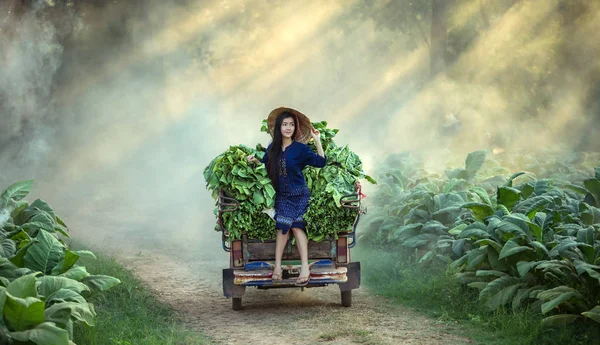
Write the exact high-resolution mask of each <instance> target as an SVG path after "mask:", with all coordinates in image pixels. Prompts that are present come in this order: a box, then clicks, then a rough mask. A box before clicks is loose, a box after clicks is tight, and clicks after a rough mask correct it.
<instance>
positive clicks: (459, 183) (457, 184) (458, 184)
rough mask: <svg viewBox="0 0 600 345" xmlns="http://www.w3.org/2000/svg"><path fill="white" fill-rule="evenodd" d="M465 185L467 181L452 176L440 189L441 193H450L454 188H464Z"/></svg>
mask: <svg viewBox="0 0 600 345" xmlns="http://www.w3.org/2000/svg"><path fill="white" fill-rule="evenodd" d="M467 186H468V183H467V181H465V180H462V179H456V178H453V179H451V180H450V181H448V182H447V183H446V184H445V185H444V188H443V189H442V193H450V192H453V191H455V190H464V189H465V187H467Z"/></svg>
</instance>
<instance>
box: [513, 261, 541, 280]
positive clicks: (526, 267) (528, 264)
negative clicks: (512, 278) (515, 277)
mask: <svg viewBox="0 0 600 345" xmlns="http://www.w3.org/2000/svg"><path fill="white" fill-rule="evenodd" d="M538 264H539V262H537V261H519V262H517V271H519V275H520V276H521V277H524V276H525V275H526V274H527V273H529V271H531V269H532V268H534V267H535V266H537V265H538Z"/></svg>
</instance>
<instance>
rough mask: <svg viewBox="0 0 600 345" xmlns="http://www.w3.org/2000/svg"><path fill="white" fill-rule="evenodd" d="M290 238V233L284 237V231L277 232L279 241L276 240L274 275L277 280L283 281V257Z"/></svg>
mask: <svg viewBox="0 0 600 345" xmlns="http://www.w3.org/2000/svg"><path fill="white" fill-rule="evenodd" d="M289 238H290V232H289V231H288V232H287V233H286V234H285V235H284V234H283V231H281V230H277V239H276V240H275V269H273V274H274V275H276V276H277V279H275V280H281V257H282V256H283V250H284V249H285V245H286V244H287V241H288V239H289Z"/></svg>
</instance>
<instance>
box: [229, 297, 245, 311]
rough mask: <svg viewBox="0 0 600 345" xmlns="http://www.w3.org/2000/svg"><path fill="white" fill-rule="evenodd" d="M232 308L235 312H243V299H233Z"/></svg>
mask: <svg viewBox="0 0 600 345" xmlns="http://www.w3.org/2000/svg"><path fill="white" fill-rule="evenodd" d="M231 308H233V310H242V298H241V297H233V298H232V299H231Z"/></svg>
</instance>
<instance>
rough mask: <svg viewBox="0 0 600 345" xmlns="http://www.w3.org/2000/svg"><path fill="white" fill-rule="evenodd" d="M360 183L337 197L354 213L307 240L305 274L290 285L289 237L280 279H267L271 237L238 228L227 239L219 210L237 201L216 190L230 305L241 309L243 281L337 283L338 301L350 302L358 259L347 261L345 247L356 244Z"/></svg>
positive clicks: (295, 257) (293, 269) (294, 267)
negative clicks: (345, 227) (343, 224)
mask: <svg viewBox="0 0 600 345" xmlns="http://www.w3.org/2000/svg"><path fill="white" fill-rule="evenodd" d="M361 199H362V193H361V186H360V184H359V183H357V184H356V190H355V193H352V194H348V195H345V196H343V197H342V198H341V199H340V204H341V206H342V207H345V208H351V209H355V210H356V218H355V221H354V224H353V225H352V228H351V230H350V231H344V232H338V233H337V236H331V237H329V238H326V239H323V240H322V241H319V242H314V241H309V242H308V261H309V266H310V280H309V282H308V284H307V285H306V286H303V287H297V286H295V282H296V279H297V277H298V275H299V274H300V261H299V260H300V255H299V253H298V249H297V248H296V246H295V245H292V243H291V236H290V240H289V241H288V243H287V244H286V247H285V249H284V253H283V257H282V270H283V277H282V278H283V279H282V280H280V281H273V279H272V276H273V269H274V261H275V240H270V241H262V240H258V239H252V238H248V237H247V236H246V234H245V233H243V235H242V238H241V239H239V240H233V241H231V242H230V241H228V234H229V233H228V231H227V229H225V227H224V225H223V214H224V213H226V212H236V211H237V210H238V208H239V202H238V201H237V200H235V199H233V198H230V197H228V196H227V195H225V193H223V192H222V191H221V192H220V193H219V199H218V218H217V224H218V226H217V229H219V231H221V232H222V246H223V250H224V251H226V252H228V253H229V258H230V260H229V268H225V269H223V294H224V295H225V297H228V298H231V299H232V308H233V310H240V309H242V297H243V296H244V293H245V291H246V288H247V287H256V288H258V289H274V288H300V289H302V290H303V289H304V288H305V287H306V288H314V287H323V286H327V285H332V284H335V285H338V286H339V288H340V293H341V304H342V306H344V307H350V306H352V290H354V289H357V288H358V287H359V286H360V262H352V260H351V256H350V249H352V248H353V247H354V246H355V245H356V227H357V225H358V222H359V221H360V217H361V215H362V214H364V213H366V212H365V210H364V209H363V207H362V206H361Z"/></svg>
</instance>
